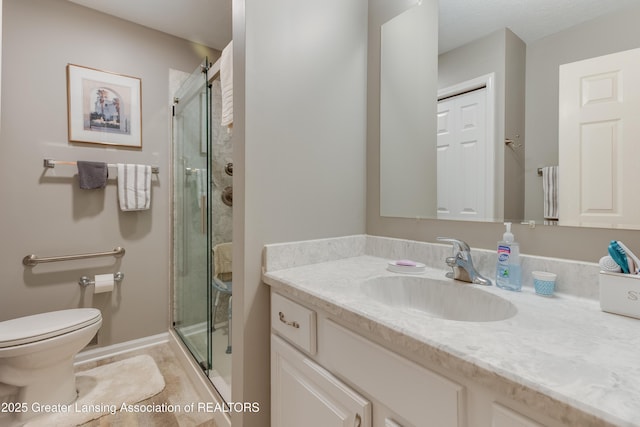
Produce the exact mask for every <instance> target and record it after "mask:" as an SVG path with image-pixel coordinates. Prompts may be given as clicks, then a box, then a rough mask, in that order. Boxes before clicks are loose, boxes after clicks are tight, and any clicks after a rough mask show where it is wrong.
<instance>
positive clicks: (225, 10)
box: [69, 0, 231, 50]
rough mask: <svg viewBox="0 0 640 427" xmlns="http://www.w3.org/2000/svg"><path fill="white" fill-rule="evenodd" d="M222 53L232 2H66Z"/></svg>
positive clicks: (228, 30) (80, 0)
mask: <svg viewBox="0 0 640 427" xmlns="http://www.w3.org/2000/svg"><path fill="white" fill-rule="evenodd" d="M69 1H71V2H73V3H77V4H79V5H82V6H86V7H88V8H91V9H95V10H98V11H100V12H104V13H106V14H109V15H113V16H116V17H118V18H122V19H126V20H127V21H131V22H135V23H136V24H140V25H143V26H145V27H149V28H153V29H154V30H158V31H162V32H163V33H167V34H171V35H174V36H177V37H180V38H183V39H186V40H190V41H193V42H196V43H200V44H203V45H205V46H209V47H212V48H214V49H217V50H222V49H223V48H224V47H225V46H226V45H227V44H228V43H229V42H230V41H231V0H108V1H104V0H69Z"/></svg>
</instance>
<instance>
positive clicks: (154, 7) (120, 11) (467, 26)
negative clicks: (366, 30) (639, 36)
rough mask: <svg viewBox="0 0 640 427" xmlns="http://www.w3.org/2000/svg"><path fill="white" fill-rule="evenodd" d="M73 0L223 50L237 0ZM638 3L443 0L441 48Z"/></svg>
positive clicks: (550, 29)
mask: <svg viewBox="0 0 640 427" xmlns="http://www.w3.org/2000/svg"><path fill="white" fill-rule="evenodd" d="M69 1H72V2H74V3H77V4H80V5H82V6H86V7H89V8H92V9H96V10H99V11H101V12H104V13H107V14H109V15H114V16H117V17H119V18H122V19H126V20H128V21H132V22H135V23H137V24H140V25H144V26H146V27H149V28H153V29H156V30H159V31H162V32H165V33H168V34H172V35H174V36H177V37H181V38H184V39H187V40H191V41H194V42H197V43H202V44H204V45H206V46H209V47H212V48H214V49H218V50H222V48H224V47H225V46H226V45H227V43H229V41H230V40H231V1H232V0H109V1H104V0H69ZM265 1H267V0H265ZM638 3H639V2H638V0H483V1H481V0H440V34H439V39H440V52H446V51H447V50H450V49H453V48H455V47H458V46H461V45H463V44H465V43H467V42H469V41H471V40H475V39H477V38H478V37H482V36H485V35H487V34H489V33H491V32H493V31H496V30H498V29H501V28H505V27H507V28H510V29H511V31H513V32H514V33H516V34H517V35H518V36H519V37H520V38H521V39H522V40H524V41H525V43H530V42H532V41H535V40H538V39H540V38H542V37H545V36H547V35H550V34H553V33H556V32H558V31H560V30H563V29H566V28H569V27H571V26H574V25H576V24H579V23H581V22H585V21H588V20H590V19H593V18H595V17H596V16H600V15H603V14H606V13H610V12H615V11H618V10H620V9H622V8H625V7H628V6H631V5H638Z"/></svg>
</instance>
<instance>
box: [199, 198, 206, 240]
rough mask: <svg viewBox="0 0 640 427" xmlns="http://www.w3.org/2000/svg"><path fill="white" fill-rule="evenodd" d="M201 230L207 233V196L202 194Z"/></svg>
mask: <svg viewBox="0 0 640 427" xmlns="http://www.w3.org/2000/svg"><path fill="white" fill-rule="evenodd" d="M200 231H202V234H207V196H206V195H204V194H203V195H202V196H200Z"/></svg>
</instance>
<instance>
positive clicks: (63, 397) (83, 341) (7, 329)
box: [0, 308, 102, 419]
mask: <svg viewBox="0 0 640 427" xmlns="http://www.w3.org/2000/svg"><path fill="white" fill-rule="evenodd" d="M101 325H102V314H101V313H100V310H97V309H95V308H74V309H69V310H60V311H52V312H49V313H42V314H35V315H32V316H26V317H20V318H17V319H12V320H6V321H4V322H0V390H1V389H8V388H15V391H16V392H17V394H16V396H15V397H14V398H13V399H12V400H13V401H14V402H17V403H18V402H19V403H25V404H26V405H25V407H26V408H28V409H29V410H30V409H31V408H32V405H33V404H36V405H37V404H41V405H47V404H51V405H58V404H60V405H68V404H70V403H71V402H73V401H74V400H75V399H76V396H77V391H76V384H75V375H74V372H73V361H74V357H75V356H76V354H77V353H78V352H79V351H80V350H82V348H83V347H84V346H86V345H87V344H88V343H89V341H91V339H92V338H93V336H94V335H95V334H96V332H98V329H100V326H101ZM30 415H37V414H30V413H29V412H28V413H20V414H16V416H17V418H19V419H26V418H29V417H30Z"/></svg>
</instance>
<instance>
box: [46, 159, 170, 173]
mask: <svg viewBox="0 0 640 427" xmlns="http://www.w3.org/2000/svg"><path fill="white" fill-rule="evenodd" d="M76 164H77V163H76V162H69V161H63V160H53V159H44V161H43V165H44V167H45V168H51V169H53V168H55V167H56V165H68V166H75V165H76ZM116 166H117V165H116V164H114V163H107V167H110V168H115V167H116ZM151 173H153V174H156V175H157V174H159V173H160V167H159V166H151Z"/></svg>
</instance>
